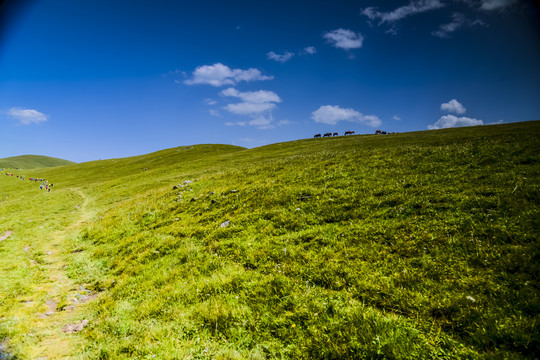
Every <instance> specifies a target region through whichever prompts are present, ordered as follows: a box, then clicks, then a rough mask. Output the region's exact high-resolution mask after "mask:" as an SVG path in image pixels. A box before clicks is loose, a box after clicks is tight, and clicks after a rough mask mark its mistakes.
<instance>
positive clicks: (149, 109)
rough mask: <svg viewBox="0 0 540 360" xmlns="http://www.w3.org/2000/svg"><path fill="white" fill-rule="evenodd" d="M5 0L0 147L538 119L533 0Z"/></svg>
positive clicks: (119, 150) (70, 148) (96, 147)
mask: <svg viewBox="0 0 540 360" xmlns="http://www.w3.org/2000/svg"><path fill="white" fill-rule="evenodd" d="M15 3H20V0H19V1H14V0H13V1H7V2H6V3H5V4H4V5H3V8H2V14H1V16H2V18H1V19H0V22H2V24H3V26H1V27H0V30H1V32H2V33H1V34H0V158H1V157H8V156H15V155H23V154H37V155H47V156H54V157H59V158H65V159H68V160H72V161H76V162H83V161H90V160H97V159H107V158H117V157H125V156H133V155H140V154H145V153H149V152H152V151H156V150H160V149H165V148H170V147H175V146H181V145H191V144H199V143H223V144H235V145H240V146H245V147H256V146H261V145H265V144H269V143H276V142H282V141H289V140H295V139H301V138H308V137H313V135H314V134H316V133H325V132H339V133H340V134H342V133H343V132H345V131H347V130H353V131H355V132H356V134H367V133H374V132H375V130H377V129H381V130H386V131H398V132H406V131H418V130H428V129H438V128H444V127H454V126H466V125H487V124H493V123H499V122H504V123H509V122H515V121H526V120H536V119H539V118H540V66H539V65H538V64H540V14H539V10H538V8H537V7H535V5H534V4H533V2H532V1H530V2H529V1H520V0H400V1H397V0H396V1H384V2H382V1H376V0H361V1H339V0H335V1H317V0H310V1H276V0H274V1H264V2H263V1H213V0H207V1H204V2H194V1H172V0H169V1H165V0H145V1H141V0H129V1H128V0H115V1H104V0H78V1H73V0H37V1H26V2H24V6H20V5H18V6H16V5H14V4H15Z"/></svg>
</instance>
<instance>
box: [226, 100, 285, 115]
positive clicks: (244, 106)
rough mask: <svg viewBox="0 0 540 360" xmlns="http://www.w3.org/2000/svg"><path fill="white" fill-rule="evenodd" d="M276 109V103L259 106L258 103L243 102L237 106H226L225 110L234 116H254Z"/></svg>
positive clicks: (260, 104)
mask: <svg viewBox="0 0 540 360" xmlns="http://www.w3.org/2000/svg"><path fill="white" fill-rule="evenodd" d="M275 107H276V104H274V103H259V104H257V103H249V102H241V103H237V104H227V106H225V110H227V111H228V112H231V113H233V114H238V115H252V114H259V113H262V112H265V111H268V110H272V109H273V108H275Z"/></svg>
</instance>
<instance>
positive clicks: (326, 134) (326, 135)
mask: <svg viewBox="0 0 540 360" xmlns="http://www.w3.org/2000/svg"><path fill="white" fill-rule="evenodd" d="M329 136H332V133H324V136H323V137H329Z"/></svg>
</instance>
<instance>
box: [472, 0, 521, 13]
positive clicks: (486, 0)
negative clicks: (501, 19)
mask: <svg viewBox="0 0 540 360" xmlns="http://www.w3.org/2000/svg"><path fill="white" fill-rule="evenodd" d="M516 2H517V0H482V5H480V9H482V10H488V11H491V10H502V9H504V8H506V7H508V6H510V5H512V4H514V3H516Z"/></svg>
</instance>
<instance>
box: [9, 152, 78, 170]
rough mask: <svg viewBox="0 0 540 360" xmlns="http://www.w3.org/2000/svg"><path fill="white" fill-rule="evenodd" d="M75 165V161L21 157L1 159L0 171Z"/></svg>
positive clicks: (42, 157) (34, 156)
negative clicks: (2, 169) (3, 169)
mask: <svg viewBox="0 0 540 360" xmlns="http://www.w3.org/2000/svg"><path fill="white" fill-rule="evenodd" d="M71 164H75V163H74V162H73V161H69V160H64V159H58V158H54V157H50V156H42V155H21V156H12V157H7V158H3V159H0V169H1V168H6V169H18V168H20V169H37V168H46V167H55V166H63V165H71Z"/></svg>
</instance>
